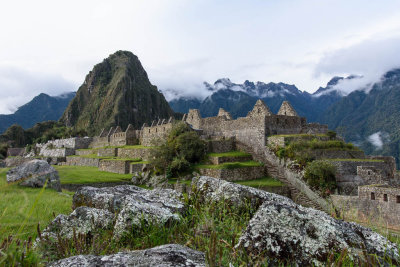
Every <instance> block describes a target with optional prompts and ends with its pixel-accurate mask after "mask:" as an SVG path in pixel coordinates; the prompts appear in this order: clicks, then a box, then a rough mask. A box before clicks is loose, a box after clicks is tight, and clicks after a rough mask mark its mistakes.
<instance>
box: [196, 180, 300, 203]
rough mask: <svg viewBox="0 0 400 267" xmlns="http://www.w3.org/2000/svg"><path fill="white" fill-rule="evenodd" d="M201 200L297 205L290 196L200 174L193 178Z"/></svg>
mask: <svg viewBox="0 0 400 267" xmlns="http://www.w3.org/2000/svg"><path fill="white" fill-rule="evenodd" d="M192 187H193V188H195V189H196V190H195V191H194V192H192V194H197V197H198V200H199V201H205V202H218V201H221V200H226V201H229V202H230V203H232V205H234V206H236V207H239V208H241V207H247V206H248V205H251V207H253V208H257V207H259V206H260V205H261V204H262V203H263V202H264V201H266V200H270V201H274V202H279V203H286V205H295V204H294V203H293V202H292V201H291V200H290V199H289V198H287V197H284V196H280V195H277V194H274V193H269V192H266V191H264V190H259V189H256V188H253V187H249V186H244V185H240V184H235V183H231V182H227V181H225V180H222V179H218V178H213V177H208V176H200V177H195V178H193V180H192Z"/></svg>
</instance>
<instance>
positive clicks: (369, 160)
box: [327, 159, 385, 162]
mask: <svg viewBox="0 0 400 267" xmlns="http://www.w3.org/2000/svg"><path fill="white" fill-rule="evenodd" d="M327 160H329V161H362V162H385V161H384V160H381V159H327Z"/></svg>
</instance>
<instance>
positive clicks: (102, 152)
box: [97, 147, 118, 157]
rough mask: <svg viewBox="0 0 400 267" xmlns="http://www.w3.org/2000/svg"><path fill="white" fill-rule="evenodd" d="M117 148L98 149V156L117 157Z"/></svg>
mask: <svg viewBox="0 0 400 267" xmlns="http://www.w3.org/2000/svg"><path fill="white" fill-rule="evenodd" d="M117 151H118V149H117V148H114V147H109V148H99V149H97V156H99V157H116V156H117Z"/></svg>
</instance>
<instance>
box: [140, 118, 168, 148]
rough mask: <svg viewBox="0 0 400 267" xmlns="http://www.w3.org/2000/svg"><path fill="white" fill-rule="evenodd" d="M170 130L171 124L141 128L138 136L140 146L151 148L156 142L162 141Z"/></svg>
mask: <svg viewBox="0 0 400 267" xmlns="http://www.w3.org/2000/svg"><path fill="white" fill-rule="evenodd" d="M171 129H172V122H169V123H165V124H160V125H153V126H150V127H147V126H145V127H143V129H142V131H141V134H140V144H141V145H143V146H152V145H154V144H153V142H154V141H157V140H164V139H165V138H166V137H167V135H168V134H169V132H170V131H171Z"/></svg>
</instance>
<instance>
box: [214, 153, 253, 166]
mask: <svg viewBox="0 0 400 267" xmlns="http://www.w3.org/2000/svg"><path fill="white" fill-rule="evenodd" d="M209 159H210V161H211V163H212V164H214V165H219V164H222V163H225V162H244V161H250V160H252V159H253V157H252V156H251V155H248V156H240V157H209Z"/></svg>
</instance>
